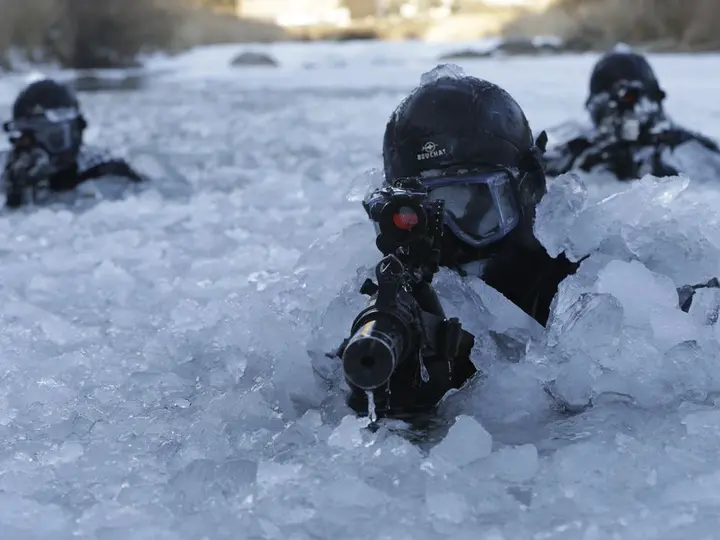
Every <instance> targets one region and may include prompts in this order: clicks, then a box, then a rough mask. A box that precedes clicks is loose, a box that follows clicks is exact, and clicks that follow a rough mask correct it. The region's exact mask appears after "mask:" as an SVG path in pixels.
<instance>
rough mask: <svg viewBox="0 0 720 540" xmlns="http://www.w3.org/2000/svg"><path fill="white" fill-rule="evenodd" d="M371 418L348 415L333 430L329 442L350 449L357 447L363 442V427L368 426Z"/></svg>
mask: <svg viewBox="0 0 720 540" xmlns="http://www.w3.org/2000/svg"><path fill="white" fill-rule="evenodd" d="M369 422H370V420H369V419H368V418H358V417H357V416H346V417H345V418H343V419H342V422H340V425H339V426H338V427H337V428H336V429H335V431H333V433H332V435H330V438H329V439H328V444H329V445H331V446H337V447H339V448H344V449H347V450H350V449H352V448H357V447H358V446H360V445H361V444H362V443H363V440H364V437H363V433H362V431H361V430H362V429H364V428H366V427H367V426H368V424H369Z"/></svg>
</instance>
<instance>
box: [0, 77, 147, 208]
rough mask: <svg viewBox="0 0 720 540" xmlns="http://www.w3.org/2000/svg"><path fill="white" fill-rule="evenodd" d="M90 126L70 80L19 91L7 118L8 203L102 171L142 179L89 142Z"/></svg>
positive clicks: (72, 186)
mask: <svg viewBox="0 0 720 540" xmlns="http://www.w3.org/2000/svg"><path fill="white" fill-rule="evenodd" d="M86 127H87V122H86V120H85V118H84V116H83V114H82V112H81V111H80V104H79V103H78V100H77V97H76V96H75V95H74V93H73V92H72V91H71V90H70V89H69V88H68V87H66V86H65V85H62V84H59V83H57V82H55V81H53V80H50V79H45V80H41V81H36V82H34V83H32V84H30V85H29V86H27V87H26V88H25V89H24V90H22V91H21V92H20V94H19V95H18V96H17V98H16V99H15V102H14V104H13V107H12V120H10V121H8V122H5V123H4V124H3V129H4V131H5V133H6V134H7V136H8V138H9V141H10V144H11V149H10V151H9V152H8V155H7V157H6V159H5V164H4V170H3V172H2V185H3V189H4V191H5V196H6V202H5V204H6V206H7V207H8V208H18V207H21V206H23V205H26V204H30V203H37V202H40V201H43V200H46V199H47V198H48V197H49V196H51V195H52V194H59V193H64V192H72V191H74V190H76V188H78V186H80V185H82V184H84V183H85V182H88V181H89V180H96V179H98V178H101V177H113V178H115V179H124V180H125V181H126V183H131V184H137V183H140V182H143V180H144V178H143V177H142V176H141V175H140V174H139V173H138V172H136V171H135V170H133V168H132V167H130V165H128V163H126V162H125V161H124V160H122V159H116V158H112V157H110V156H109V155H107V154H106V153H104V152H100V151H96V150H91V149H89V148H87V147H85V146H84V144H83V133H84V131H85V129H86Z"/></svg>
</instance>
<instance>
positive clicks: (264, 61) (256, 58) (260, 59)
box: [230, 51, 279, 67]
mask: <svg viewBox="0 0 720 540" xmlns="http://www.w3.org/2000/svg"><path fill="white" fill-rule="evenodd" d="M230 65H232V66H236V67H239V66H264V67H277V66H278V65H279V64H278V61H277V60H275V59H274V58H273V57H272V56H270V55H269V54H266V53H262V52H253V51H246V52H243V53H240V54H239V55H237V56H236V57H235V58H233V60H232V62H230Z"/></svg>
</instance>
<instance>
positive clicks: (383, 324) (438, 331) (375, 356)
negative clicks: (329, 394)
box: [336, 180, 474, 409]
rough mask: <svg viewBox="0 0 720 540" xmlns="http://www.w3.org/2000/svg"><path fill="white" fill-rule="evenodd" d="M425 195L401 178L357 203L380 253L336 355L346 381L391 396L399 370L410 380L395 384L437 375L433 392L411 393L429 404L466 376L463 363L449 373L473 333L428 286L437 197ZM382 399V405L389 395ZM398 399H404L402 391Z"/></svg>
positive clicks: (439, 208)
mask: <svg viewBox="0 0 720 540" xmlns="http://www.w3.org/2000/svg"><path fill="white" fill-rule="evenodd" d="M427 195H428V193H427V190H426V189H425V188H424V187H423V186H422V185H421V184H420V183H419V182H417V181H414V180H406V181H404V182H399V183H396V184H395V185H393V186H387V187H384V188H381V189H379V190H377V191H375V192H374V193H373V195H372V196H371V197H370V198H369V200H366V201H365V202H363V206H364V208H365V210H366V212H367V214H368V216H369V217H370V218H371V219H372V220H373V221H374V222H375V225H376V229H377V230H378V231H379V234H378V236H377V239H376V245H377V247H378V249H379V250H380V251H381V252H382V253H383V255H384V257H383V259H382V260H381V261H380V262H379V263H378V265H377V266H376V268H375V275H376V278H377V283H375V282H373V281H372V280H370V279H368V280H366V281H365V282H364V283H363V285H362V287H361V289H360V292H361V293H363V294H365V295H368V296H370V297H371V300H370V301H369V303H368V305H367V306H366V307H365V308H364V309H363V310H362V311H361V312H360V314H359V315H358V316H357V317H356V318H355V320H354V322H353V323H352V327H351V337H350V338H348V339H346V340H345V341H344V342H343V344H342V345H341V346H340V348H339V349H338V351H337V352H336V354H337V355H338V356H340V357H341V358H342V362H343V371H344V375H345V379H346V380H347V382H348V384H349V385H350V386H351V387H354V389H357V390H361V391H365V392H374V391H376V390H378V389H382V388H383V387H384V388H385V390H386V393H390V392H391V391H392V389H391V379H392V378H393V375H394V374H396V373H397V372H398V371H402V372H403V374H404V375H408V378H410V379H413V381H414V382H412V383H411V382H409V381H404V384H401V385H400V386H404V387H408V385H409V387H413V388H415V389H417V388H418V387H419V386H422V385H423V384H426V383H428V382H429V380H430V378H431V376H434V375H436V374H439V378H440V379H444V380H434V381H433V382H432V383H431V384H430V385H429V386H432V387H434V390H432V391H430V392H429V394H428V395H426V396H425V398H426V399H423V398H421V399H419V400H417V399H416V398H417V396H416V395H415V394H418V392H416V391H414V390H410V393H411V394H414V395H412V396H409V398H410V399H412V400H415V401H420V402H425V404H426V405H430V406H433V405H435V404H436V402H437V401H438V400H439V399H440V398H441V397H442V395H444V393H445V392H446V391H447V390H449V389H451V388H459V386H461V385H462V383H464V382H465V381H466V380H467V378H468V377H469V375H468V373H467V372H468V368H467V367H465V368H464V369H462V370H455V371H456V372H454V370H453V366H454V363H455V360H456V358H458V356H459V355H460V354H465V355H467V356H468V357H469V351H470V349H472V345H473V343H474V337H473V336H472V334H469V333H468V332H466V331H465V330H463V328H462V326H461V324H460V322H459V321H458V319H457V318H451V319H448V318H446V317H445V314H444V311H443V308H442V306H441V304H440V301H439V299H438V297H437V294H436V292H435V290H434V289H433V287H432V285H431V282H432V279H433V276H434V275H435V274H436V273H437V271H438V270H439V260H440V241H441V238H442V234H443V207H444V202H443V201H428V198H427ZM438 362H441V363H443V364H444V367H443V368H442V369H439V370H438V369H435V368H434V366H430V363H434V365H435V366H436V365H437V364H438ZM468 362H469V360H468ZM470 365H472V364H471V363H470ZM428 367H430V369H428ZM472 372H473V373H474V367H472ZM471 374H472V373H470V375H471ZM426 386H428V385H427V384H426ZM398 393H399V394H402V393H403V392H398ZM385 398H387V401H388V403H387V405H386V408H388V409H389V408H390V404H389V396H385ZM397 398H398V399H399V400H400V401H403V397H402V395H398V396H397ZM394 401H395V399H394ZM427 401H430V402H432V403H427ZM397 405H399V406H400V407H401V408H404V409H409V408H412V407H407V406H406V405H407V404H402V403H399V404H397ZM351 406H352V405H351Z"/></svg>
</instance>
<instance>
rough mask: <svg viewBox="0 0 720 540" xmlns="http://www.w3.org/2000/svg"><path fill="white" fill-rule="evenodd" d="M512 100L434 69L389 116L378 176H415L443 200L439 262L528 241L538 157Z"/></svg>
mask: <svg viewBox="0 0 720 540" xmlns="http://www.w3.org/2000/svg"><path fill="white" fill-rule="evenodd" d="M538 146H540V147H543V146H544V142H543V141H540V143H539V144H538V145H536V143H535V141H534V140H533V136H532V131H531V129H530V125H529V123H528V120H527V118H526V116H525V113H524V112H523V110H522V108H521V107H520V105H519V104H518V103H517V102H516V101H515V99H513V97H512V96H510V94H508V93H507V92H506V91H505V90H503V89H502V88H501V87H499V86H498V85H496V84H493V83H491V82H489V81H486V80H483V79H479V78H477V77H471V76H468V75H466V74H465V73H463V72H462V70H461V69H460V68H457V67H456V66H446V65H442V66H438V67H437V68H435V69H434V70H433V71H431V72H429V73H427V74H426V75H425V76H424V77H423V80H422V81H421V84H420V85H419V86H418V87H417V88H416V89H415V90H414V91H413V92H412V93H411V94H410V95H409V96H407V97H406V98H405V99H404V100H403V101H402V102H401V103H400V105H399V106H398V107H397V108H396V110H395V111H394V112H393V113H392V115H391V117H390V120H389V121H388V123H387V126H386V129H385V137H384V141H383V162H384V172H385V181H386V182H387V183H390V184H392V183H393V182H396V181H398V180H399V179H403V178H420V179H421V180H422V183H423V184H424V185H425V186H426V187H427V188H428V189H429V191H430V198H431V200H432V199H443V200H444V201H445V214H446V215H445V223H446V225H447V230H446V237H447V240H446V242H445V246H444V250H443V258H444V260H445V262H446V264H447V265H449V266H450V265H452V264H453V263H463V262H466V261H468V260H475V259H477V258H480V257H483V256H484V254H486V253H487V252H489V251H492V250H495V249H496V248H497V246H498V244H499V243H515V244H517V243H522V244H527V243H534V238H533V237H532V220H533V217H534V213H535V206H536V205H537V203H538V202H539V201H540V199H541V198H542V196H543V195H544V193H545V177H544V174H543V172H542V167H541V163H540V156H541V155H542V151H543V148H538Z"/></svg>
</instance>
